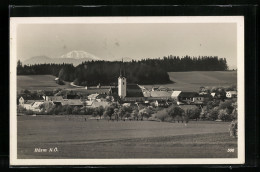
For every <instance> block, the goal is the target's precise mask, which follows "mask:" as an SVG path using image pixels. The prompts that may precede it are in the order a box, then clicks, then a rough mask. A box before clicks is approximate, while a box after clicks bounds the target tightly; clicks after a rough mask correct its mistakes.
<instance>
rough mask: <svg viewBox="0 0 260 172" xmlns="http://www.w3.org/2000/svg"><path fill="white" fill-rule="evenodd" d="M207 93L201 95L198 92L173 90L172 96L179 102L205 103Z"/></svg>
mask: <svg viewBox="0 0 260 172" xmlns="http://www.w3.org/2000/svg"><path fill="white" fill-rule="evenodd" d="M205 97H208V96H205V95H199V93H197V92H183V91H173V93H172V95H171V98H172V99H174V100H176V101H177V104H178V105H180V104H203V103H204V100H205Z"/></svg>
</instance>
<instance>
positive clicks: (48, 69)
mask: <svg viewBox="0 0 260 172" xmlns="http://www.w3.org/2000/svg"><path fill="white" fill-rule="evenodd" d="M61 69H66V70H68V71H69V69H70V71H71V72H72V73H74V66H73V65H72V64H65V63H63V64H35V65H23V64H22V62H21V61H20V60H18V62H17V75H54V76H56V77H58V75H59V72H60V70H61ZM73 78H74V76H73ZM73 78H72V80H73Z"/></svg>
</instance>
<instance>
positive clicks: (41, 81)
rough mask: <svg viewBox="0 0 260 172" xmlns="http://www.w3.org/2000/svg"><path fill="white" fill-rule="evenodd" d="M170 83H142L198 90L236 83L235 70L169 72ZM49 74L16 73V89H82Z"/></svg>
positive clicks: (184, 89)
mask: <svg viewBox="0 0 260 172" xmlns="http://www.w3.org/2000/svg"><path fill="white" fill-rule="evenodd" d="M169 76H170V79H171V81H172V83H169V84H161V85H144V86H145V87H146V88H148V89H151V88H152V87H155V86H162V85H163V86H165V87H168V88H172V89H175V90H181V91H199V88H200V87H201V86H208V87H228V86H231V85H236V84H237V71H192V72H169ZM54 79H55V76H51V75H18V76H17V90H18V91H20V90H23V89H28V90H43V89H44V90H53V89H56V88H61V89H68V90H70V89H72V90H79V91H80V90H82V89H80V88H75V87H72V86H71V85H70V83H68V82H65V85H58V84H56V83H55V81H54Z"/></svg>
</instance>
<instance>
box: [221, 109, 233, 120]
mask: <svg viewBox="0 0 260 172" xmlns="http://www.w3.org/2000/svg"><path fill="white" fill-rule="evenodd" d="M218 114H219V115H218V119H220V120H222V121H230V120H231V118H232V117H231V115H230V114H228V113H227V110H225V109H221V110H219V112H218Z"/></svg>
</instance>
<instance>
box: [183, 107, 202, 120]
mask: <svg viewBox="0 0 260 172" xmlns="http://www.w3.org/2000/svg"><path fill="white" fill-rule="evenodd" d="M200 112H201V111H200V109H199V108H198V107H194V108H189V109H187V110H186V113H187V114H188V116H189V118H190V119H196V120H197V119H198V118H199V117H200Z"/></svg>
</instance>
